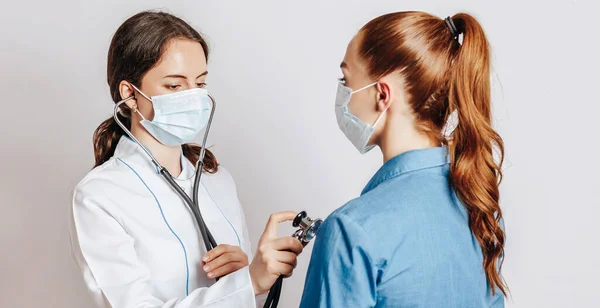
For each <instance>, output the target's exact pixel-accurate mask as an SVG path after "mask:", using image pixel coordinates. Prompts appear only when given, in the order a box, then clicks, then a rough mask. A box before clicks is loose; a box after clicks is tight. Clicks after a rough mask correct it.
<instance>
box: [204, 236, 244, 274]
mask: <svg viewBox="0 0 600 308" xmlns="http://www.w3.org/2000/svg"><path fill="white" fill-rule="evenodd" d="M247 265H248V255H246V253H245V252H244V251H243V250H242V248H240V247H239V246H231V245H225V244H221V245H219V246H217V247H215V248H214V249H212V250H211V251H209V252H208V253H206V254H205V255H204V258H202V269H203V270H204V271H205V272H206V273H207V276H208V278H211V279H212V278H218V277H222V276H225V275H227V274H230V273H233V272H235V271H237V270H239V269H241V268H243V267H244V266H247Z"/></svg>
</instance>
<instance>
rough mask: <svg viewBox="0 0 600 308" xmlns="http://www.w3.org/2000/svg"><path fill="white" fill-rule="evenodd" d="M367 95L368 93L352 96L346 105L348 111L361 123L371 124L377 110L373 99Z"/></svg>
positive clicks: (363, 92)
mask: <svg viewBox="0 0 600 308" xmlns="http://www.w3.org/2000/svg"><path fill="white" fill-rule="evenodd" d="M369 94H370V93H369V92H368V91H361V92H358V93H356V94H353V95H352V97H351V99H350V103H349V104H348V111H350V113H351V114H353V115H355V116H356V117H358V118H359V119H361V120H362V121H363V122H365V123H368V124H373V123H374V122H375V119H376V118H377V110H376V105H375V98H373V97H372V96H370V95H369Z"/></svg>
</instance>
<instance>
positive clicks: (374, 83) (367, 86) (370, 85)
mask: <svg viewBox="0 0 600 308" xmlns="http://www.w3.org/2000/svg"><path fill="white" fill-rule="evenodd" d="M376 84H377V82H373V83H372V84H369V85H366V86H364V87H362V88H360V89H358V90H356V91H352V94H354V93H358V92H360V91H362V90H364V89H366V88H369V87H372V86H374V85H376Z"/></svg>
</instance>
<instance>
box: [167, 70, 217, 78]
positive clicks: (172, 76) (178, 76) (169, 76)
mask: <svg viewBox="0 0 600 308" xmlns="http://www.w3.org/2000/svg"><path fill="white" fill-rule="evenodd" d="M206 75H208V71H205V72H204V73H202V74H200V75H198V77H196V79H198V78H200V77H202V76H206ZM163 78H183V79H186V78H187V77H185V76H183V75H178V74H173V75H167V76H164V77H163Z"/></svg>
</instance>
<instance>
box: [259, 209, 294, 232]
mask: <svg viewBox="0 0 600 308" xmlns="http://www.w3.org/2000/svg"><path fill="white" fill-rule="evenodd" d="M294 218H296V213H294V212H291V211H286V212H279V213H273V214H271V216H269V221H267V225H266V226H265V232H264V233H263V236H267V237H275V236H277V229H278V228H279V224H280V223H282V222H284V221H289V220H293V219H294Z"/></svg>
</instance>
